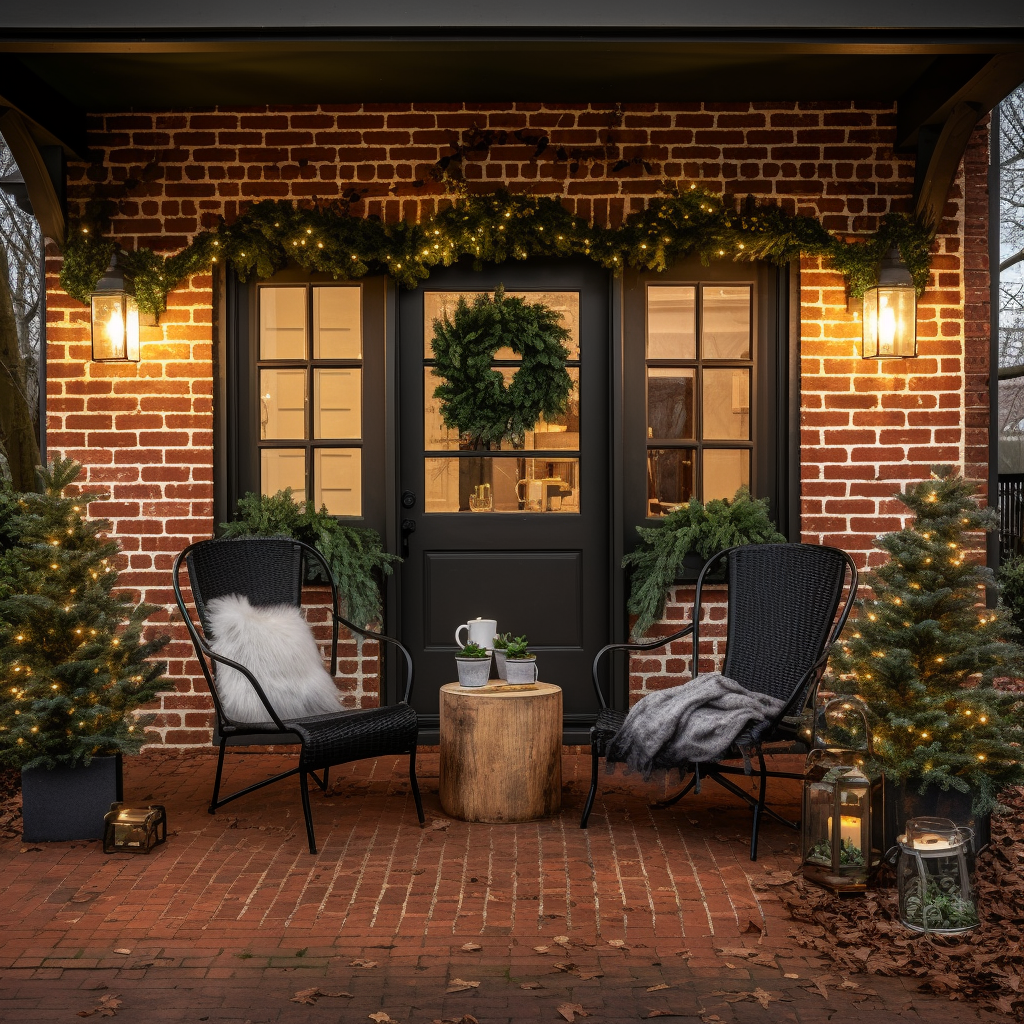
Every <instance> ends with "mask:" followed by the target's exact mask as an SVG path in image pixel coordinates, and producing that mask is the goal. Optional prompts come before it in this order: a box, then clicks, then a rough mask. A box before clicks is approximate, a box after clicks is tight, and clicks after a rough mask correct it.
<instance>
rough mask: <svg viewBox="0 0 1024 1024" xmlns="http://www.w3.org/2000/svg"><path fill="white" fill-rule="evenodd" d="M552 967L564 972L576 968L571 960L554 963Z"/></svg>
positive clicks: (566, 972)
mask: <svg viewBox="0 0 1024 1024" xmlns="http://www.w3.org/2000/svg"><path fill="white" fill-rule="evenodd" d="M554 967H555V970H556V971H562V972H563V973H565V974H568V973H569V972H570V971H575V970H576V965H575V964H574V963H573V962H572V961H571V960H567V961H566V962H565V963H560V964H555V965H554Z"/></svg>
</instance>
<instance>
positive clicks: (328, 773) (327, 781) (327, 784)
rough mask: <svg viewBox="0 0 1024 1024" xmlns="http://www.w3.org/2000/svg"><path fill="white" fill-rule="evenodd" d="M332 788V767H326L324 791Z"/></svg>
mask: <svg viewBox="0 0 1024 1024" xmlns="http://www.w3.org/2000/svg"><path fill="white" fill-rule="evenodd" d="M330 788H331V769H330V768H325V769H324V792H325V793H326V792H327V790H329V789H330Z"/></svg>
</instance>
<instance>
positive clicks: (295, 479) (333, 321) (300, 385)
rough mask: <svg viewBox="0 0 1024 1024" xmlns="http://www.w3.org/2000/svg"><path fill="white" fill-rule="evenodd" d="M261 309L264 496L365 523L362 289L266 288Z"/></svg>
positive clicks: (259, 369)
mask: <svg viewBox="0 0 1024 1024" xmlns="http://www.w3.org/2000/svg"><path fill="white" fill-rule="evenodd" d="M258 306H259V309H258V318H259V332H258V334H259V336H258V346H257V349H258V351H257V380H258V387H259V438H258V441H257V447H258V452H259V482H260V489H261V490H262V492H263V493H264V494H274V493H276V492H277V491H279V490H282V489H283V488H285V487H290V488H292V491H293V492H294V494H295V496H296V497H300V498H302V497H304V498H308V499H311V500H312V501H313V503H314V505H315V506H316V507H317V508H319V507H320V506H321V505H326V507H327V510H328V512H330V513H331V514H332V515H336V516H361V515H362V514H363V496H362V447H363V437H364V431H363V330H362V304H361V289H360V287H359V286H358V285H309V284H303V285H265V286H261V287H260V288H259V291H258Z"/></svg>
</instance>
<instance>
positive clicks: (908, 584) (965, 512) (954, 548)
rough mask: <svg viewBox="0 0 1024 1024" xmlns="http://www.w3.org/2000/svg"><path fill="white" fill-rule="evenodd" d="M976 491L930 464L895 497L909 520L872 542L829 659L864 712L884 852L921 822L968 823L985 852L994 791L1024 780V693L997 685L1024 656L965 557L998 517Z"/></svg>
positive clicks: (984, 579) (977, 567) (987, 583)
mask: <svg viewBox="0 0 1024 1024" xmlns="http://www.w3.org/2000/svg"><path fill="white" fill-rule="evenodd" d="M974 494H975V488H974V486H973V485H972V484H970V483H968V482H967V481H965V480H964V479H963V478H962V477H960V476H959V474H958V473H956V472H954V471H953V469H952V468H951V467H949V466H934V467H933V468H932V477H931V479H929V480H925V481H922V482H921V483H918V484H913V485H910V486H908V487H907V489H906V491H904V492H903V493H900V494H897V495H896V497H897V498H898V499H899V501H901V502H902V503H903V504H904V505H905V506H906V507H907V509H909V510H910V512H912V513H913V515H914V518H913V521H912V522H910V523H909V524H908V525H907V526H906V527H905V528H904V529H902V530H896V531H893V532H892V533H887V534H885V535H884V536H882V537H879V538H878V540H877V541H876V545H877V546H878V547H879V548H881V550H882V551H884V552H885V553H886V554H887V555H888V559H887V560H886V561H885V562H884V563H882V564H881V565H879V566H878V567H877V568H875V569H873V570H872V571H870V572H868V573H867V575H866V577H865V579H864V582H865V583H866V584H867V586H868V587H870V589H871V591H872V595H873V596H871V597H868V598H864V599H861V600H859V601H858V602H857V617H856V619H855V620H853V621H852V622H851V624H850V625H849V626H848V627H847V631H846V635H845V636H844V638H843V639H842V640H841V641H840V642H839V644H838V645H837V648H836V650H835V651H834V653H833V658H832V668H833V671H834V672H835V673H837V674H838V681H837V683H836V686H837V688H839V689H845V690H847V691H848V692H855V693H857V694H859V695H860V696H861V698H862V699H863V700H864V702H865V703H866V704H867V707H868V712H869V719H870V726H871V730H872V746H873V751H874V753H873V758H872V765H871V766H872V767H873V768H874V770H875V772H876V773H877V772H881V773H882V775H883V776H884V780H885V789H884V795H885V819H886V820H885V836H884V842H885V844H886V847H887V848H888V846H890V845H892V843H893V842H894V841H895V837H896V835H898V834H899V833H900V832H902V831H903V826H904V823H905V822H906V820H907V818H912V817H919V816H931V817H936V816H937V817H942V818H950V819H952V820H953V821H955V822H956V823H957V824H958V825H967V826H970V827H973V828H974V829H975V831H976V833H980V834H979V839H980V843H981V845H984V844H985V842H987V829H988V815H989V813H990V812H991V811H993V810H995V809H996V808H997V807H998V797H999V791H1000V790H1001V789H1003V788H1004V787H1006V786H1014V785H1020V784H1021V783H1022V782H1024V766H1022V764H1021V744H1024V696H1022V695H1021V694H1020V693H1018V692H1013V691H1010V690H1005V689H999V688H998V687H997V686H995V685H994V683H995V681H996V680H997V679H999V678H1005V677H1008V676H1016V675H1017V674H1018V673H1019V672H1020V671H1021V670H1022V668H1024V650H1022V649H1021V648H1020V647H1019V646H1018V645H1017V643H1016V642H1015V638H1016V637H1017V635H1018V632H1017V630H1016V628H1015V627H1014V626H1013V625H1012V623H1011V621H1010V618H1009V616H1008V615H1007V613H1006V612H1005V610H1003V609H1002V608H988V607H986V605H985V594H986V589H987V588H991V587H994V585H995V579H994V577H993V575H992V572H991V570H989V569H988V568H986V567H985V566H984V565H981V564H979V562H978V561H976V560H975V559H974V558H972V557H971V551H972V549H977V548H978V547H979V546H981V545H980V544H979V542H978V537H977V534H978V532H979V531H989V530H992V529H994V528H995V526H996V524H997V514H996V511H995V510H994V509H992V508H984V509H983V508H980V507H979V506H978V504H977V502H976V500H975V498H974ZM971 534H974V537H973V538H972V537H971V536H970V535H971Z"/></svg>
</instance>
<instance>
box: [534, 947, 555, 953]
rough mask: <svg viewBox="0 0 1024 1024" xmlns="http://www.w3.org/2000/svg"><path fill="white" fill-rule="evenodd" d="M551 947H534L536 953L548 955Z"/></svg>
mask: <svg viewBox="0 0 1024 1024" xmlns="http://www.w3.org/2000/svg"><path fill="white" fill-rule="evenodd" d="M550 948H551V947H550V946H534V947H533V949H534V952H535V953H546V952H547V951H548V950H549V949H550Z"/></svg>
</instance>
